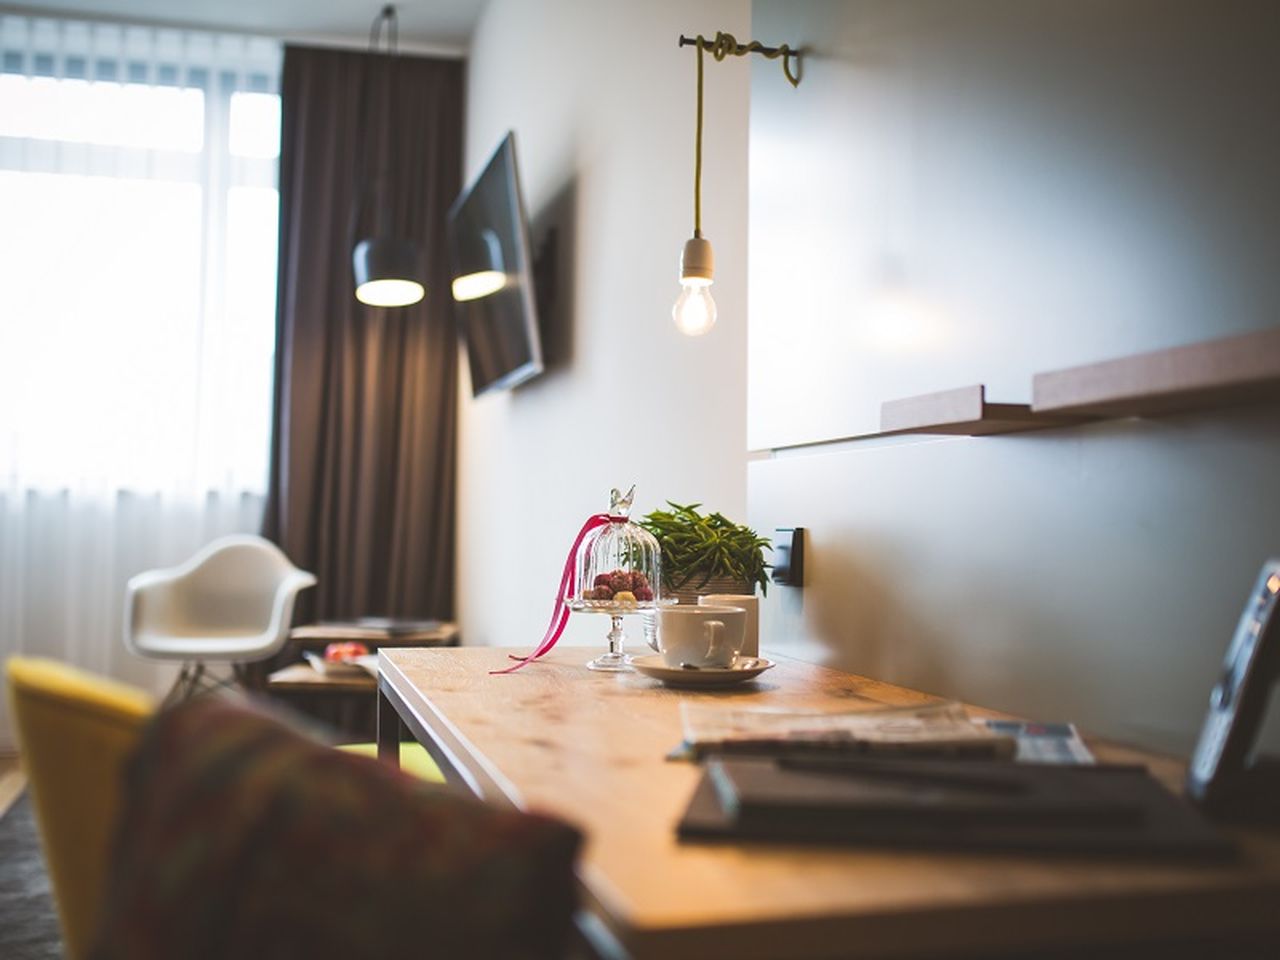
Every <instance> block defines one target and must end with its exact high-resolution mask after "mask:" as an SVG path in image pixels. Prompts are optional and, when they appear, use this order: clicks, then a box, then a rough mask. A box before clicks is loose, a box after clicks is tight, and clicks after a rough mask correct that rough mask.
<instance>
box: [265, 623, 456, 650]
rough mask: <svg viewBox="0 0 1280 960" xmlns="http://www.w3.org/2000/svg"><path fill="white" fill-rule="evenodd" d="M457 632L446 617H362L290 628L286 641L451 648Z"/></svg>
mask: <svg viewBox="0 0 1280 960" xmlns="http://www.w3.org/2000/svg"><path fill="white" fill-rule="evenodd" d="M459 635H460V634H459V631H458V625H457V624H456V623H453V622H451V621H448V620H418V621H381V620H372V619H364V620H351V621H343V622H337V621H334V622H322V623H308V624H305V625H303V626H300V627H294V628H293V629H292V630H290V631H289V640H290V642H292V643H294V644H297V645H299V646H323V645H325V644H328V643H338V642H341V641H344V640H359V641H360V642H361V643H367V644H369V645H370V646H376V647H452V646H457V644H458V638H459Z"/></svg>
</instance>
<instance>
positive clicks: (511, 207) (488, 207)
mask: <svg viewBox="0 0 1280 960" xmlns="http://www.w3.org/2000/svg"><path fill="white" fill-rule="evenodd" d="M449 259H450V269H451V276H452V277H453V310H454V315H455V316H456V317H457V320H458V326H459V329H460V330H461V333H462V338H463V341H464V342H465V343H466V345H467V360H468V363H469V366H470V368H471V392H472V394H473V395H474V396H477V397H478V396H480V395H481V394H482V393H488V392H489V391H492V390H504V389H507V388H510V387H514V386H515V385H516V384H519V383H524V382H525V381H526V380H528V379H529V378H530V377H536V376H537V375H538V374H539V373H541V372H542V345H541V343H540V341H539V335H538V315H537V308H536V306H535V303H534V290H533V269H532V264H531V256H530V245H529V225H528V221H527V219H526V217H525V209H524V198H523V195H522V194H521V192H520V175H519V171H518V170H517V167H516V141H515V133H514V132H511V133H508V134H507V135H506V137H504V138H503V140H502V143H500V144H499V145H498V149H497V150H495V151H494V154H493V156H492V157H490V158H489V162H488V163H487V164H486V165H485V168H484V170H482V171H481V172H480V175H479V176H478V177H476V179H475V182H474V183H472V184H471V186H469V187H468V188H467V189H465V190H464V191H462V193H461V194H460V195H459V197H458V199H457V200H455V201H454V203H453V206H452V207H450V208H449Z"/></svg>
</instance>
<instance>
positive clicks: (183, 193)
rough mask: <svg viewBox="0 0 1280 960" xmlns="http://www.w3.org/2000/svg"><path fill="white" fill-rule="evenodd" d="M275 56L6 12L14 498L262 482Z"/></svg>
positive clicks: (7, 343) (6, 287)
mask: <svg viewBox="0 0 1280 960" xmlns="http://www.w3.org/2000/svg"><path fill="white" fill-rule="evenodd" d="M279 61H280V50H279V47H278V45H277V44H275V43H273V42H271V41H265V40H260V39H257V38H246V37H223V36H217V35H211V34H197V33H191V32H184V31H176V30H157V29H150V28H145V29H144V28H137V27H128V26H119V25H99V24H87V23H78V22H73V21H57V20H44V19H32V18H27V17H18V16H0V490H3V489H6V488H7V489H10V490H14V489H18V490H21V489H37V490H59V489H71V490H75V491H77V492H89V493H94V492H98V493H103V494H111V493H114V492H116V491H119V490H130V491H136V492H143V493H147V492H153V491H154V492H163V493H169V494H176V495H178V496H180V497H186V498H198V497H201V496H203V495H204V494H206V493H207V492H209V491H224V492H225V491H237V492H244V491H247V492H250V493H261V492H262V491H263V489H264V488H265V484H266V475H267V455H268V442H269V431H270V421H271V406H272V373H273V356H272V354H273V350H274V340H275V337H274V323H275V278H276V240H277V193H276V167H277V162H278V156H279V141H280V98H279V94H278V84H279V79H278V77H279Z"/></svg>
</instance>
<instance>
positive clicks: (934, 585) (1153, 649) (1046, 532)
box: [749, 0, 1280, 750]
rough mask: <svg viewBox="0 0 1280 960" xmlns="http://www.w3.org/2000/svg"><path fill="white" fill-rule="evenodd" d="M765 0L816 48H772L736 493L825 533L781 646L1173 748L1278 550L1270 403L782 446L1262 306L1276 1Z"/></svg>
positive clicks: (866, 425)
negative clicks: (797, 51)
mask: <svg viewBox="0 0 1280 960" xmlns="http://www.w3.org/2000/svg"><path fill="white" fill-rule="evenodd" d="M1223 8H1227V9H1226V12H1224V9H1223ZM753 20H754V24H753V25H754V29H755V32H756V34H757V35H758V36H760V37H763V38H766V39H770V40H787V41H788V42H791V43H794V44H800V45H805V46H806V47H807V48H808V49H809V52H810V56H809V57H808V59H807V60H806V66H805V72H804V81H803V83H802V85H801V87H800V89H799V90H796V91H792V90H790V89H789V88H787V87H786V85H785V84H783V83H782V82H781V78H780V77H775V76H774V69H773V68H772V67H771V65H765V64H756V65H754V67H753V70H754V78H753V89H752V106H751V212H752V219H751V226H750V231H751V253H752V258H753V259H752V271H751V287H750V294H751V350H750V353H751V358H750V373H749V387H750V396H751V401H750V403H751V405H750V413H749V434H750V440H749V445H750V446H752V447H761V448H765V451H766V452H765V453H763V454H762V455H761V457H760V458H759V459H756V460H753V462H752V463H751V464H750V470H749V494H750V511H749V516H750V520H751V522H752V523H753V524H755V525H756V526H757V528H759V529H761V530H762V531H768V530H770V529H772V528H773V527H775V526H778V525H783V526H792V525H799V526H806V527H808V528H810V531H811V546H812V549H811V551H810V555H809V557H808V560H809V570H808V572H809V576H810V579H809V583H808V585H807V586H806V587H805V588H804V589H803V590H799V591H798V590H794V589H789V588H779V589H775V590H773V591H771V592H770V597H769V602H768V603H767V604H766V608H765V610H764V612H763V614H762V621H763V624H764V630H765V633H764V637H763V638H762V642H763V645H764V646H765V648H766V649H770V648H772V649H775V650H778V649H781V650H790V651H792V652H795V653H798V654H800V655H803V656H806V657H811V658H813V659H816V660H820V661H823V662H829V663H832V664H835V665H838V666H841V667H844V668H847V669H852V670H855V671H858V672H864V673H868V674H871V675H874V676H878V677H881V678H884V679H888V680H893V681H897V682H901V683H906V684H908V685H912V686H918V687H922V688H924V689H928V690H933V691H935V692H937V693H941V694H944V695H949V696H953V697H959V698H963V699H968V700H972V701H975V702H980V703H985V704H988V705H991V706H994V707H1000V708H1004V709H1008V710H1011V711H1015V712H1019V713H1023V714H1027V715H1032V716H1035V717H1038V718H1040V719H1044V720H1074V721H1077V722H1079V723H1081V724H1083V725H1085V726H1086V727H1089V728H1091V729H1093V730H1094V731H1098V732H1102V733H1107V734H1112V735H1117V736H1120V737H1123V738H1126V739H1131V740H1136V741H1139V742H1142V743H1146V744H1149V745H1154V746H1160V747H1167V748H1171V749H1175V750H1186V749H1187V748H1189V746H1190V744H1191V742H1192V738H1193V736H1194V733H1195V731H1196V730H1197V729H1198V728H1199V725H1200V722H1201V720H1202V717H1203V714H1204V710H1205V707H1206V702H1207V696H1208V691H1209V688H1210V686H1211V685H1212V683H1213V682H1214V680H1215V679H1216V673H1217V670H1218V666H1219V664H1220V663H1221V660H1222V656H1223V653H1224V651H1225V648H1226V644H1227V641H1228V639H1229V637H1230V635H1231V632H1232V631H1233V630H1234V628H1235V625H1236V620H1237V618H1238V616H1239V614H1240V611H1241V609H1242V607H1243V605H1244V603H1245V600H1246V597H1247V595H1248V594H1249V592H1250V590H1251V589H1252V586H1253V582H1254V578H1255V577H1256V575H1257V572H1258V569H1259V567H1260V565H1261V563H1262V562H1263V560H1265V559H1266V558H1267V557H1268V556H1269V555H1270V556H1275V555H1280V501H1277V499H1276V497H1275V488H1276V478H1277V476H1278V475H1280V418H1277V413H1278V412H1280V408H1277V406H1276V404H1275V403H1274V402H1273V403H1268V404H1260V405H1255V406H1252V407H1241V408H1236V409H1219V410H1207V411H1198V412H1194V413H1191V414H1185V415H1180V416H1177V417H1164V418H1159V419H1154V420H1146V421H1143V420H1132V419H1131V420H1117V421H1110V422H1105V423H1100V424H1095V425H1090V426H1084V427H1078V428H1074V429H1059V430H1046V431H1041V432H1036V433H1027V434H1020V435H1009V436H1004V437H987V438H946V439H941V438H925V437H907V438H892V439H871V440H845V441H837V442H832V443H818V444H817V445H816V446H810V447H807V448H799V449H797V448H794V447H793V445H795V444H798V443H804V442H814V441H828V440H832V438H841V437H849V436H853V435H856V434H859V433H863V432H865V431H866V430H868V429H874V427H875V424H876V423H877V419H878V409H879V404H880V403H881V402H882V401H884V400H890V399H894V398H898V397H904V396H911V395H913V394H919V393H925V392H932V391H936V390H945V389H950V388H954V387H962V386H966V385H969V384H974V383H986V384H988V385H989V386H990V387H991V389H990V390H989V392H988V398H989V399H991V400H993V401H997V402H1017V401H1023V402H1025V401H1027V400H1029V399H1030V386H1031V377H1032V374H1034V373H1035V372H1037V371H1040V370H1048V369H1054V368H1057V367H1063V366H1070V365H1074V364H1078V363H1086V362H1091V361H1095V360H1102V359H1107V358H1110V357H1114V356H1122V355H1126V354H1129V353H1133V352H1137V351H1143V350H1152V349H1157V348H1161V347H1167V346H1172V345H1176V344H1180V343H1187V342H1194V341H1197V340H1206V339H1212V338H1215V337H1222V336H1226V335H1230V334H1236V333H1240V332H1243V331H1246V330H1252V329H1260V328H1263V327H1269V326H1274V325H1275V324H1276V323H1277V322H1278V321H1277V317H1276V315H1275V304H1276V302H1277V299H1278V298H1280V272H1278V271H1276V269H1275V243H1274V237H1275V236H1276V233H1277V230H1278V229H1280V180H1277V178H1276V176H1275V171H1276V170H1277V169H1278V168H1280V135H1278V134H1277V131H1276V126H1275V124H1274V122H1273V120H1274V118H1273V117H1272V112H1273V106H1272V102H1271V101H1272V99H1273V98H1272V97H1270V95H1269V91H1272V90H1274V89H1275V88H1276V85H1277V84H1278V83H1280V61H1277V60H1276V58H1275V55H1274V51H1275V49H1276V48H1277V44H1280V9H1277V7H1276V5H1275V4H1274V3H1267V2H1263V0H1232V2H1230V3H1224V4H1220V5H1206V4H1192V3H1179V4H1174V3H1167V2H1163V0H1128V2H1126V3H1124V4H1115V3H1111V2H1107V0H1049V2H1040V3H1034V4H1010V3H1007V2H1003V0H962V2H961V0H957V2H954V3H937V2H934V0H899V2H896V3H890V4H886V3H882V2H876V0H804V2H798V0H757V2H756V3H755V5H754V9H753ZM801 240H802V241H803V243H800V242H797V241H801ZM801 271H804V274H803V275H804V276H805V282H804V283H803V284H797V283H796V282H795V277H796V276H798V275H800V274H801ZM787 447H793V448H792V449H785V448H787ZM1276 727H1277V728H1278V731H1277V732H1280V724H1277V725H1276ZM1271 739H1272V742H1273V743H1276V742H1280V737H1276V736H1273V737H1272V738H1271Z"/></svg>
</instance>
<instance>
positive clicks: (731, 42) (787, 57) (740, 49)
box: [680, 30, 800, 87]
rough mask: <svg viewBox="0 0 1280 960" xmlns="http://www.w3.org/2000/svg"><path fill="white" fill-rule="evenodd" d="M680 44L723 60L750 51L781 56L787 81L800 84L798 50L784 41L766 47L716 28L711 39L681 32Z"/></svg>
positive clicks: (763, 54)
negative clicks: (746, 41)
mask: <svg viewBox="0 0 1280 960" xmlns="http://www.w3.org/2000/svg"><path fill="white" fill-rule="evenodd" d="M680 46H682V47H697V48H698V53H699V54H701V53H702V51H704V50H705V51H706V52H707V53H709V54H711V56H713V57H715V58H716V60H723V59H724V58H725V57H745V56H747V55H748V54H751V53H758V54H760V55H761V56H762V57H764V58H765V59H767V60H777V59H778V58H779V57H781V58H782V72H783V73H784V74H786V77H787V82H788V83H790V84H791V86H793V87H798V86H800V51H799V50H792V49H791V47H789V46H788V45H787V44H785V43H784V44H780V45H779V46H776V47H766V46H765V45H764V44H762V43H761V42H760V41H759V40H752V41H750V42H749V43H739V42H738V41H737V38H735V37H734V35H733V34H731V33H725V32H724V31H723V30H717V31H716V35H715V37H714V39H711V40H708V39H707V38H706V37H704V36H703V35H702V34H698V35H697V36H696V37H686V36H685V35H684V34H683V33H682V34H680ZM699 63H701V57H699ZM699 70H701V68H699Z"/></svg>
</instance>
